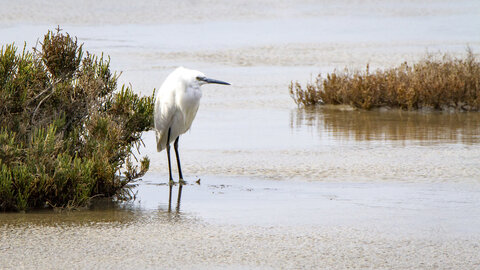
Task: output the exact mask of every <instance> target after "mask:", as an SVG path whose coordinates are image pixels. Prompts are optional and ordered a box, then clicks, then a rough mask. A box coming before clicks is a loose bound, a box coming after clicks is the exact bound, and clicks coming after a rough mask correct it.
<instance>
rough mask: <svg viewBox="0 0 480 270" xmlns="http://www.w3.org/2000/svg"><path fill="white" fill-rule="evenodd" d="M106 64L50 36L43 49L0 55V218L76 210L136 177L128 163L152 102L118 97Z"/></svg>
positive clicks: (9, 49) (149, 119)
mask: <svg viewBox="0 0 480 270" xmlns="http://www.w3.org/2000/svg"><path fill="white" fill-rule="evenodd" d="M109 62H110V61H109V59H104V57H103V55H102V56H100V57H97V56H94V55H92V54H89V53H88V52H86V53H84V52H83V49H82V45H78V44H77V40H76V39H73V38H71V37H70V35H69V34H63V33H61V32H60V30H59V29H57V31H56V32H52V31H49V32H48V33H47V34H46V35H45V37H44V39H43V43H42V44H41V48H40V49H37V48H34V49H33V51H32V52H30V51H27V50H26V49H25V46H24V48H23V50H22V51H21V52H19V51H18V48H17V47H16V46H15V45H14V44H11V45H6V46H3V47H2V48H1V50H0V126H1V128H0V210H2V211H11V210H26V209H30V208H39V207H45V206H47V205H48V206H50V207H79V206H85V205H86V204H87V203H88V201H89V199H90V198H92V197H94V196H98V195H103V196H113V195H115V194H118V193H119V192H122V191H124V188H125V187H126V185H127V184H129V183H131V182H133V181H135V179H138V178H139V177H141V176H142V175H143V174H144V173H145V172H146V171H147V170H148V166H149V160H148V158H147V157H144V158H143V159H142V160H141V161H140V164H141V165H140V168H138V166H134V165H133V164H132V162H131V160H130V159H131V157H132V156H133V157H135V156H134V155H133V151H134V150H135V149H137V150H138V147H139V144H140V143H142V141H141V134H142V132H143V131H146V130H148V129H150V128H151V126H152V124H153V96H152V97H139V96H137V95H136V94H134V93H133V91H132V89H131V88H130V87H126V86H122V87H121V89H120V90H117V79H118V76H117V74H116V73H112V72H111V71H110V67H109Z"/></svg>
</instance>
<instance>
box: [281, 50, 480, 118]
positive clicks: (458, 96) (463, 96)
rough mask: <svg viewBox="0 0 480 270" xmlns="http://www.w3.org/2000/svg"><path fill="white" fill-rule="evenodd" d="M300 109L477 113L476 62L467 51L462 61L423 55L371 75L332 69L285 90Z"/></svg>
mask: <svg viewBox="0 0 480 270" xmlns="http://www.w3.org/2000/svg"><path fill="white" fill-rule="evenodd" d="M289 90H290V95H291V96H292V98H293V99H294V101H295V102H296V103H297V104H298V105H300V106H310V105H316V104H346V105H351V106H353V107H356V108H362V109H372V108H379V107H391V108H401V109H407V110H419V109H433V110H459V111H480V62H479V61H478V59H476V58H475V56H474V54H473V52H472V51H471V50H470V49H467V52H466V56H465V57H464V58H453V57H451V56H449V55H443V56H442V57H435V56H433V55H428V56H426V57H425V58H424V59H423V60H421V61H420V62H418V63H416V64H413V65H409V64H407V63H406V62H405V63H403V64H401V65H400V66H398V67H395V68H390V69H385V70H380V69H378V70H376V71H375V72H371V71H370V69H369V66H368V65H367V67H366V70H365V71H350V70H348V69H344V70H343V71H334V72H333V73H331V74H327V76H326V77H325V78H324V77H322V76H321V75H318V76H317V78H316V79H315V81H314V82H311V83H308V84H307V85H306V86H305V87H302V86H301V84H300V83H298V82H292V83H291V84H290V86H289Z"/></svg>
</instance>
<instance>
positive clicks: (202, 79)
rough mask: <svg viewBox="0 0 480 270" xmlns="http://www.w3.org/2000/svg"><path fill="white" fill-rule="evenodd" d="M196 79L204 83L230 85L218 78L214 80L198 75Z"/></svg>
mask: <svg viewBox="0 0 480 270" xmlns="http://www.w3.org/2000/svg"><path fill="white" fill-rule="evenodd" d="M197 79H198V80H200V81H204V82H206V83H216V84H225V85H230V84H229V83H228V82H224V81H219V80H215V79H210V78H207V77H198V78H197Z"/></svg>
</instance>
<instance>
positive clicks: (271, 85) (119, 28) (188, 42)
mask: <svg viewBox="0 0 480 270" xmlns="http://www.w3.org/2000/svg"><path fill="white" fill-rule="evenodd" d="M1 4H2V7H3V8H2V9H0V36H1V37H2V40H1V41H0V43H1V44H5V43H10V42H12V41H16V42H17V44H22V43H23V41H24V40H27V41H28V42H29V43H28V46H31V45H33V44H34V43H35V40H36V38H37V37H40V36H41V35H42V34H44V33H45V32H46V30H47V29H49V28H50V29H51V28H53V27H54V26H56V25H57V24H61V26H62V28H64V29H65V30H66V31H68V32H70V33H71V34H73V35H77V36H78V37H79V39H80V41H82V42H84V43H85V45H84V46H85V48H86V49H87V50H90V51H93V52H95V53H99V52H101V51H103V52H105V53H106V54H108V55H110V56H111V58H112V67H113V69H115V70H119V71H122V72H123V74H122V77H121V80H122V82H131V83H132V84H133V88H134V89H136V91H138V92H139V93H142V94H150V93H151V90H152V89H153V88H157V89H158V87H159V86H160V84H161V82H162V81H163V79H164V78H165V77H166V75H167V74H168V73H169V72H170V71H171V70H172V69H173V68H174V67H175V66H177V65H184V66H187V67H191V68H196V69H199V70H201V71H203V72H205V73H206V74H208V75H209V76H211V77H214V78H218V79H222V80H225V81H228V82H231V83H232V84H233V86H232V87H229V88H225V87H216V86H205V87H204V96H203V99H202V105H201V107H200V110H199V113H198V115H197V119H196V120H195V123H194V125H193V128H192V130H191V132H189V133H187V134H185V136H182V137H181V139H180V145H181V146H180V148H181V149H180V151H181V156H182V161H183V164H182V165H183V170H184V175H185V176H186V178H187V181H189V183H190V184H189V185H187V186H185V188H184V189H183V195H182V202H181V205H180V207H179V208H178V210H177V209H176V208H175V206H174V209H173V211H172V212H169V211H168V205H167V202H168V187H167V186H166V185H165V183H166V179H167V171H166V168H167V167H166V166H167V164H166V158H165V153H163V152H162V153H156V152H155V147H154V145H155V143H154V135H153V133H152V132H147V133H146V134H145V136H144V140H145V144H146V147H145V148H144V149H142V151H141V153H142V155H148V156H149V157H150V159H151V170H150V172H149V173H148V174H147V175H146V176H145V177H144V179H143V180H142V181H141V182H139V183H138V186H136V187H135V189H134V191H135V192H137V198H136V200H135V201H133V202H126V203H108V202H105V201H101V202H97V203H96V204H94V205H93V206H92V209H91V210H84V211H74V212H65V213H56V212H51V211H45V212H43V211H42V212H33V213H26V214H25V213H8V214H5V213H4V214H0V269H17V268H27V269H39V268H40V269H65V268H76V269H85V268H87V269H89V268H101V269H104V268H109V269H119V268H120V269H133V268H135V269H145V268H149V269H165V268H167V269H199V268H200V269H202V268H203V269H224V268H227V269H255V268H258V269H269V268H271V269H280V268H284V269H298V268H306V269H318V268H328V269H345V268H381V269H385V268H388V269H392V268H409V269H411V268H427V269H430V268H456V269H475V268H478V267H480V256H478V254H480V246H479V245H478V243H479V240H480V229H479V228H480V169H479V168H480V166H478V165H479V164H480V114H477V113H455V112H453V113H432V112H429V113H427V112H405V111H371V112H366V111H361V110H354V111H352V110H351V109H350V108H347V107H323V108H316V109H301V108H300V109H299V108H296V106H295V105H294V103H293V101H292V100H291V99H290V97H289V96H288V89H287V85H288V84H289V83H290V81H291V80H299V81H307V80H309V79H310V78H311V77H314V76H316V74H317V73H318V72H323V73H325V72H331V71H332V70H333V69H334V68H343V67H344V66H346V65H348V66H349V67H363V66H364V65H365V64H366V63H367V62H368V63H370V67H388V66H392V65H396V64H398V63H401V62H403V61H405V60H407V61H413V60H415V59H418V58H419V57H421V56H422V55H423V54H424V53H425V52H426V51H430V52H432V51H433V52H435V51H437V50H441V51H449V52H451V53H452V54H454V55H461V54H462V53H464V48H465V46H466V45H467V44H468V45H470V47H472V49H473V50H474V52H478V51H480V37H479V35H478V33H479V32H480V28H479V27H480V23H479V17H478V10H480V6H479V3H478V2H477V1H460V2H458V1H457V2H455V3H453V2H452V3H450V1H427V2H425V3H417V1H401V2H399V1H383V2H382V3H377V2H370V1H366V2H365V1H361V2H357V1H323V2H322V3H317V2H312V1H295V2H289V1H286V2H285V1H261V2H258V1H247V2H245V1H228V2H225V3H223V2H218V1H210V0H207V1H202V2H195V3H193V2H192V3H190V2H189V3H186V2H182V1H180V2H178V1H177V2H172V3H169V2H162V1H160V2H156V3H152V2H150V1H140V2H138V3H137V4H135V5H131V4H130V3H129V2H128V1H115V3H113V2H112V1H103V2H101V3H97V2H95V4H93V3H92V2H91V1H61V3H60V2H58V3H57V2H55V1H54V2H51V3H48V4H47V3H42V4H38V3H36V2H34V1H29V0H25V1H15V2H10V1H4V2H2V3H1ZM112 5H113V6H115V8H110V7H111V6H112ZM92 6H95V7H98V9H95V10H93V9H92ZM212 14H213V15H214V16H213V17H212ZM198 178H200V179H201V184H200V185H197V184H194V182H195V181H196V180H197V179H198ZM174 200H175V198H174Z"/></svg>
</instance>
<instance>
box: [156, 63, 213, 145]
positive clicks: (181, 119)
mask: <svg viewBox="0 0 480 270" xmlns="http://www.w3.org/2000/svg"><path fill="white" fill-rule="evenodd" d="M197 77H203V78H204V77H205V75H204V74H203V73H201V72H199V71H196V70H191V69H186V68H183V67H179V68H177V69H175V70H174V71H173V72H172V73H170V75H168V77H167V79H166V80H165V81H164V82H163V84H162V86H161V87H160V89H159V91H158V94H157V98H156V100H155V113H154V117H155V119H154V121H155V131H156V136H157V151H159V152H160V151H162V150H163V149H165V147H166V145H167V143H168V144H170V143H171V142H173V141H174V140H175V139H176V138H177V137H178V136H180V135H181V134H183V133H185V132H187V130H188V129H189V128H190V126H191V125H192V122H193V119H195V115H196V114H197V110H198V106H199V105H200V98H201V97H202V90H201V89H200V86H202V85H203V84H205V83H206V82H204V81H201V80H197V79H196V78H197ZM169 128H171V130H170V141H169V142H167V134H168V129H169Z"/></svg>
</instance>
